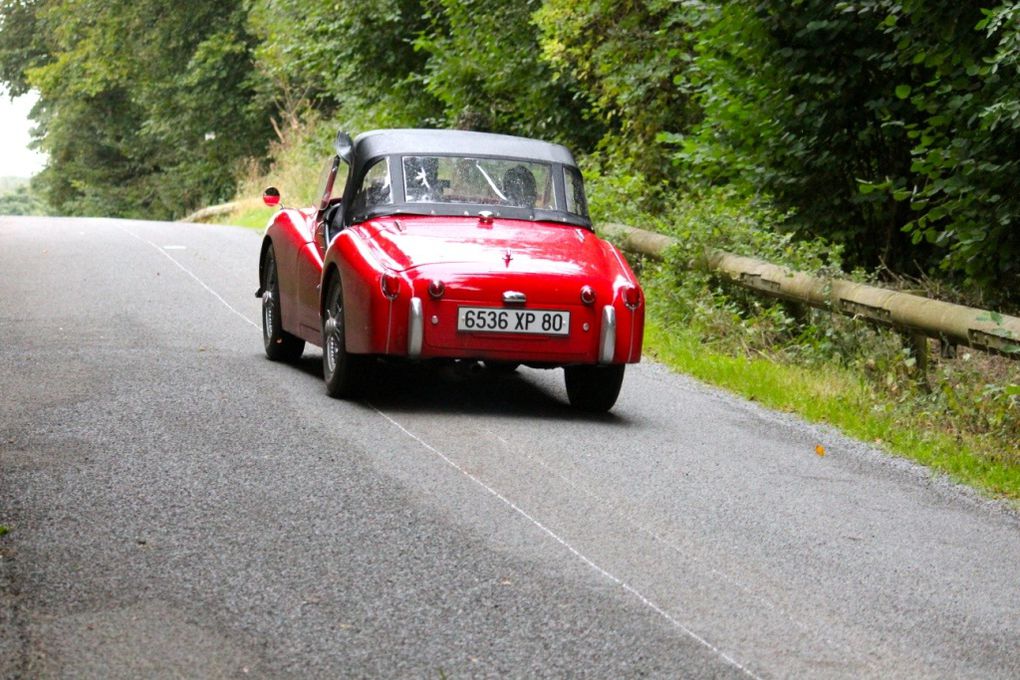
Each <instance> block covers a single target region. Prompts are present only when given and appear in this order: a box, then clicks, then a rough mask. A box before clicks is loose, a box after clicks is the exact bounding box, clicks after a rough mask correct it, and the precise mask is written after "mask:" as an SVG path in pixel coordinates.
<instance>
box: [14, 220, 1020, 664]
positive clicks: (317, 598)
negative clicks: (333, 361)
mask: <svg viewBox="0 0 1020 680" xmlns="http://www.w3.org/2000/svg"><path fill="white" fill-rule="evenodd" d="M259 239H260V237H259V235H258V234H257V233H256V232H254V231H251V230H243V229H235V228H227V227H215V226H201V225H182V224H166V223H152V222H132V221H114V220H65V219H25V218H0V524H2V525H4V526H6V527H7V528H8V529H9V532H8V533H7V534H6V535H5V536H3V537H0V558H2V559H0V677H92V678H120V677H125V678H127V677H214V678H216V677H295V678H307V677H321V678H337V677H373V678H374V677H421V678H424V677H434V678H444V677H445V678H462V677H521V678H531V677H568V676H584V677H605V678H622V677H666V678H675V677H689V678H708V677H746V676H751V677H762V678H769V677H846V678H860V677H875V678H892V677H906V678H917V677H947V678H968V677H969V678H982V679H984V678H1017V677H1020V516H1018V514H1017V513H1016V512H1015V511H1013V510H1010V509H1009V508H1007V507H1005V506H1004V505H1002V504H999V503H996V502H993V501H988V500H984V499H981V498H979V497H977V496H976V495H975V494H973V493H970V492H968V491H966V490H964V489H961V488H959V487H957V486H955V485H953V484H951V483H949V482H946V481H944V480H939V479H933V478H932V477H931V476H930V475H929V474H928V473H927V472H925V471H924V470H922V469H920V468H917V467H915V466H913V465H910V464H907V463H904V462H902V461H899V460H897V459H894V458H891V457H889V456H887V455H885V454H883V453H881V452H879V451H877V450H875V449H873V448H870V447H869V446H867V445H865V444H862V443H859V442H856V441H852V440H849V439H847V438H844V437H842V436H840V435H838V434H836V433H834V432H832V431H831V430H829V429H826V428H823V427H818V426H814V425H809V424H805V423H803V422H801V421H799V420H797V419H795V418H792V417H789V416H785V415H781V414H776V413H773V412H770V411H767V410H765V409H762V408H760V407H758V406H757V405H755V404H752V403H748V402H745V401H742V400H739V399H736V398H734V397H732V396H729V395H727V394H724V393H721V392H719V391H716V390H714V389H711V388H708V387H705V386H703V385H700V384H698V383H696V382H694V381H692V380H689V379H687V378H684V377H681V376H677V375H673V374H671V373H670V372H669V371H667V370H666V369H664V368H662V367H660V366H656V365H653V364H642V365H640V366H638V367H636V368H633V369H632V370H629V371H628V374H627V378H626V380H625V381H624V387H623V393H622V395H621V398H620V401H619V403H618V404H617V407H616V408H615V410H614V411H613V412H612V413H611V414H610V415H609V416H604V417H583V416H579V415H577V414H575V413H574V412H572V411H571V410H570V409H569V408H568V407H567V406H566V394H565V390H564V388H563V386H562V376H561V373H560V372H559V371H555V372H544V371H533V370H527V369H522V370H520V371H519V372H518V373H517V374H515V375H512V376H507V377H493V376H491V375H488V374H485V373H481V372H475V373H471V372H458V371H449V370H446V371H435V370H425V369H420V368H418V369H414V368H395V369H387V370H385V371H383V372H381V373H380V378H379V380H378V382H377V384H376V385H375V386H374V387H373V389H372V390H371V392H370V394H369V395H368V396H367V398H366V399H364V400H362V401H357V402H343V401H335V400H332V399H330V398H328V397H327V396H326V395H325V393H324V390H323V385H322V382H321V376H320V371H319V356H320V355H319V352H318V350H317V349H316V348H311V349H309V350H307V351H306V353H305V357H304V359H303V361H302V363H301V365H299V366H287V365H280V364H274V363H271V362H269V361H267V360H266V359H265V358H264V356H263V354H262V348H261V335H260V328H259V325H258V323H259V303H258V300H256V299H255V297H254V295H253V293H254V291H255V288H256V287H257V273H256V270H257V257H258V248H259ZM818 444H821V445H823V446H824V447H825V449H826V452H827V453H826V455H825V456H824V457H820V456H818V455H816V453H815V447H816V445H818Z"/></svg>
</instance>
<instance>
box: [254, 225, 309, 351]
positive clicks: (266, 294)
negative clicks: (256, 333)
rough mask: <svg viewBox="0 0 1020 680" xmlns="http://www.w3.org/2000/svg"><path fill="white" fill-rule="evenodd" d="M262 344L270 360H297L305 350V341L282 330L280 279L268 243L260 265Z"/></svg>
mask: <svg viewBox="0 0 1020 680" xmlns="http://www.w3.org/2000/svg"><path fill="white" fill-rule="evenodd" d="M262 344H263V345H264V346H265V349H266V356H267V357H269V358H270V360H272V361H297V360H298V359H299V358H301V353H302V352H304V351H305V341H304V340H302V339H301V338H298V337H296V336H293V335H291V334H290V333H288V332H287V331H285V330H283V317H282V315H281V314H280V279H279V275H278V273H277V269H276V252H275V251H274V250H273V246H272V245H270V246H269V249H268V250H267V251H266V259H265V262H264V263H263V266H262Z"/></svg>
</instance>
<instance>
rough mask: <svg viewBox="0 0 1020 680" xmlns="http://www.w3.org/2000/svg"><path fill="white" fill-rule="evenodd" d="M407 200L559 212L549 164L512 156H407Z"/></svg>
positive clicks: (405, 170)
mask: <svg viewBox="0 0 1020 680" xmlns="http://www.w3.org/2000/svg"><path fill="white" fill-rule="evenodd" d="M403 166H404V196H405V197H406V200H407V202H408V203H451V204H459V203H470V204H474V205H492V206H505V207H514V208H528V209H539V210H556V209H557V207H556V192H555V190H554V188H553V182H552V169H551V167H550V166H549V165H548V164H545V163H537V162H534V161H525V160H518V159H507V158H471V157H466V156H404V157H403Z"/></svg>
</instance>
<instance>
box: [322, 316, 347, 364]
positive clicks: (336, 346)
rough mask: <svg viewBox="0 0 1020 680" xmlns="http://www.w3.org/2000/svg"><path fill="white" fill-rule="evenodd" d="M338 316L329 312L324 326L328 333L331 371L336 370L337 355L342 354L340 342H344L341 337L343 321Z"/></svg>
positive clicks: (327, 352)
mask: <svg viewBox="0 0 1020 680" xmlns="http://www.w3.org/2000/svg"><path fill="white" fill-rule="evenodd" d="M337 318H338V317H335V316H333V314H332V312H329V313H328V316H327V317H326V323H325V325H324V326H323V331H324V333H325V335H326V365H327V366H328V367H329V372H330V373H332V372H333V371H335V370H336V363H337V357H338V356H339V355H340V343H341V342H343V339H342V338H341V337H340V335H341V330H342V328H341V326H340V324H341V322H339V321H338V320H337Z"/></svg>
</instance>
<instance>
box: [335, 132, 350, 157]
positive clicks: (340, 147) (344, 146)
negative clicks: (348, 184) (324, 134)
mask: <svg viewBox="0 0 1020 680" xmlns="http://www.w3.org/2000/svg"><path fill="white" fill-rule="evenodd" d="M333 150H334V151H336V155H337V156H339V157H340V160H342V161H343V162H344V163H346V164H347V165H350V164H351V153H352V152H353V151H354V142H353V141H352V140H351V136H350V135H349V134H347V133H346V132H344V131H343V130H340V131H339V132H337V133H336V140H335V141H334V142H333Z"/></svg>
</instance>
